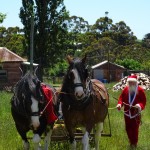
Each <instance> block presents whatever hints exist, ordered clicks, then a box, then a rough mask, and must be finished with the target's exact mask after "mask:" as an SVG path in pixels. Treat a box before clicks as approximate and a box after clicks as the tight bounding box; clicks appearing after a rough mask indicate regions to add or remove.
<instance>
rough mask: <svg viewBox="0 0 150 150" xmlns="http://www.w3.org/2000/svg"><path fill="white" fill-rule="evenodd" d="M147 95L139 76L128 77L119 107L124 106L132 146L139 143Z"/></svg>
mask: <svg viewBox="0 0 150 150" xmlns="http://www.w3.org/2000/svg"><path fill="white" fill-rule="evenodd" d="M145 105H146V96H145V92H144V90H143V89H142V88H141V87H140V86H138V81H137V76H136V75H131V76H129V77H128V79H127V86H126V87H125V88H124V90H123V91H122V93H121V95H120V97H119V100H118V104H117V108H118V110H121V108H122V107H123V106H124V119H125V128H126V132H127V135H128V138H129V142H130V146H131V148H133V149H134V148H136V147H137V143H138V133H139V125H140V122H141V115H140V113H141V111H142V110H143V109H144V108H145Z"/></svg>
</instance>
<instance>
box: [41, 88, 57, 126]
mask: <svg viewBox="0 0 150 150" xmlns="http://www.w3.org/2000/svg"><path fill="white" fill-rule="evenodd" d="M42 90H43V93H44V96H45V98H46V101H47V105H46V106H47V107H46V109H45V112H44V114H45V115H46V117H47V123H48V124H50V123H52V122H54V121H55V120H57V116H56V115H55V113H54V107H53V98H54V97H53V92H52V89H51V88H50V87H48V86H46V85H42Z"/></svg>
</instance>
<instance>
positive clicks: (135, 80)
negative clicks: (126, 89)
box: [127, 78, 137, 82]
mask: <svg viewBox="0 0 150 150" xmlns="http://www.w3.org/2000/svg"><path fill="white" fill-rule="evenodd" d="M130 81H132V82H137V79H135V78H128V79H127V82H130Z"/></svg>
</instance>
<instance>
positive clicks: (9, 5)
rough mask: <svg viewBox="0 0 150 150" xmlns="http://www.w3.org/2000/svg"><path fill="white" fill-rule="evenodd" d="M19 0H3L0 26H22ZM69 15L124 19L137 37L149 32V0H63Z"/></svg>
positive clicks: (93, 21) (0, 6)
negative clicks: (3, 15) (5, 15)
mask: <svg viewBox="0 0 150 150" xmlns="http://www.w3.org/2000/svg"><path fill="white" fill-rule="evenodd" d="M21 2H22V1H21V0H13V1H12V0H3V1H2V2H0V12H2V13H6V14H7V18H6V19H5V20H4V23H3V24H0V26H5V27H10V26H11V27H14V26H19V27H23V25H22V24H21V22H20V18H19V10H20V7H21ZM64 3H65V5H66V8H67V10H68V11H69V12H70V15H76V16H80V17H83V18H84V19H85V20H86V21H88V22H89V24H91V25H92V24H94V23H95V22H96V20H97V19H98V18H100V17H104V16H105V12H106V11H108V12H109V14H108V17H109V18H111V19H112V20H113V23H117V22H119V21H124V22H125V23H126V24H127V25H128V26H129V27H130V28H131V30H132V31H133V33H134V35H135V36H137V38H138V39H142V38H143V37H144V35H145V34H147V33H150V8H149V7H150V1H149V0H64Z"/></svg>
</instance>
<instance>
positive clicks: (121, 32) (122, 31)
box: [111, 21, 137, 46]
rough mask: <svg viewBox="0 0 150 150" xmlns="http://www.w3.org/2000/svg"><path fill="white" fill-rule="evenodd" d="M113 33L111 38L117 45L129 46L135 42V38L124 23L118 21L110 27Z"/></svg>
mask: <svg viewBox="0 0 150 150" xmlns="http://www.w3.org/2000/svg"><path fill="white" fill-rule="evenodd" d="M111 32H112V33H113V34H112V36H111V38H112V39H113V40H115V41H116V43H118V44H119V45H124V46H125V45H130V44H134V43H135V42H136V39H137V38H136V36H134V34H133V32H132V31H131V29H130V27H129V26H127V25H126V23H125V22H124V21H120V22H119V23H116V24H115V25H113V26H112V27H111Z"/></svg>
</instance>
